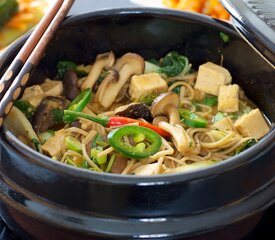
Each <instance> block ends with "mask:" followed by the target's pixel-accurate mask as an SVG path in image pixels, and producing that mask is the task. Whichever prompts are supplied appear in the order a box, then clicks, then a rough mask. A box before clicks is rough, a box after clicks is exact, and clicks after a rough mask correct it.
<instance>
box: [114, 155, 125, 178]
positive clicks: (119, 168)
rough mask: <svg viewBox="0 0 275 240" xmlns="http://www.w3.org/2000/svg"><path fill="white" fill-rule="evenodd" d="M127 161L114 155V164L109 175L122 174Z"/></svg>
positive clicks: (120, 156)
mask: <svg viewBox="0 0 275 240" xmlns="http://www.w3.org/2000/svg"><path fill="white" fill-rule="evenodd" d="M127 161H128V158H126V157H124V156H122V155H120V154H116V157H115V160H114V163H113V165H112V168H111V173H122V172H123V170H124V169H125V168H126V166H127Z"/></svg>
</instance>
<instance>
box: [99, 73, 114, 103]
mask: <svg viewBox="0 0 275 240" xmlns="http://www.w3.org/2000/svg"><path fill="white" fill-rule="evenodd" d="M118 79H119V74H118V72H117V71H116V70H109V72H108V74H107V76H106V77H105V78H104V79H103V81H102V83H101V84H100V85H99V87H98V89H97V92H96V95H95V100H94V101H95V102H102V101H104V99H103V98H104V92H105V89H106V88H107V87H108V85H109V84H111V83H116V82H117V81H118Z"/></svg>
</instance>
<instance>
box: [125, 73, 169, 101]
mask: <svg viewBox="0 0 275 240" xmlns="http://www.w3.org/2000/svg"><path fill="white" fill-rule="evenodd" d="M167 89H168V85H167V82H166V81H165V80H164V79H163V78H162V77H161V76H160V75H159V74H158V73H146V74H142V75H134V76H133V77H132V79H131V83H130V87H129V94H130V96H131V99H132V100H134V101H138V100H139V99H141V98H142V97H145V96H148V95H159V94H160V93H163V92H166V91H167Z"/></svg>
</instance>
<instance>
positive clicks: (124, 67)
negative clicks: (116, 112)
mask: <svg viewBox="0 0 275 240" xmlns="http://www.w3.org/2000/svg"><path fill="white" fill-rule="evenodd" d="M114 69H116V70H119V79H118V81H116V82H109V84H108V86H107V87H106V88H105V89H104V92H103V93H101V92H102V91H100V93H99V95H100V96H101V97H100V98H99V99H98V100H99V103H100V104H101V105H102V106H103V107H105V108H108V107H110V106H111V105H112V104H113V102H114V101H115V99H116V97H117V96H118V94H119V92H120V90H121V89H122V87H123V86H124V85H125V84H126V82H127V81H128V80H129V79H130V78H131V76H133V75H135V74H142V73H143V71H144V59H143V58H142V57H141V56H139V55H138V54H135V53H126V54H125V55H123V56H122V57H121V58H120V59H119V60H118V61H117V64H116V66H114ZM105 81H107V79H106V80H105V79H104V80H103V82H102V83H101V84H105ZM108 81H109V80H108Z"/></svg>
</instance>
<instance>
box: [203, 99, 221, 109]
mask: <svg viewBox="0 0 275 240" xmlns="http://www.w3.org/2000/svg"><path fill="white" fill-rule="evenodd" d="M203 104H205V105H207V106H211V107H213V106H216V105H218V98H217V97H216V96H206V97H205V98H204V99H203Z"/></svg>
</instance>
